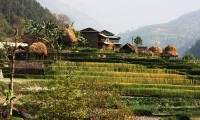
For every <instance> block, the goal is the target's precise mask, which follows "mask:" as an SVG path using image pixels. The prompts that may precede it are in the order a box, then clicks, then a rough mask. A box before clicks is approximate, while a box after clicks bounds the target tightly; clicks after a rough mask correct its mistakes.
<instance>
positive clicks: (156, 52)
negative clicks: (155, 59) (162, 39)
mask: <svg viewBox="0 0 200 120" xmlns="http://www.w3.org/2000/svg"><path fill="white" fill-rule="evenodd" d="M148 51H151V52H152V53H153V54H154V55H160V54H162V53H163V50H162V49H161V48H160V47H158V46H152V47H150V48H149V50H148Z"/></svg>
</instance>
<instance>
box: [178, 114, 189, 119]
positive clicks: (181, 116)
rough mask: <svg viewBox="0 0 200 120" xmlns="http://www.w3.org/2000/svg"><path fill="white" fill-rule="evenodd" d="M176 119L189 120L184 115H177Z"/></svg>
mask: <svg viewBox="0 0 200 120" xmlns="http://www.w3.org/2000/svg"><path fill="white" fill-rule="evenodd" d="M176 118H177V120H190V117H189V116H188V115H184V114H177V115H176Z"/></svg>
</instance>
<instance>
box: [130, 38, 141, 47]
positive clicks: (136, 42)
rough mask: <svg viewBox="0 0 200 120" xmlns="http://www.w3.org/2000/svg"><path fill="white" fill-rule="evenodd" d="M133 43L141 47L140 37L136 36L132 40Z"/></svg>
mask: <svg viewBox="0 0 200 120" xmlns="http://www.w3.org/2000/svg"><path fill="white" fill-rule="evenodd" d="M132 40H133V38H132ZM134 43H135V44H136V45H137V46H140V45H142V44H143V43H142V39H141V37H140V36H137V37H136V38H135V39H134Z"/></svg>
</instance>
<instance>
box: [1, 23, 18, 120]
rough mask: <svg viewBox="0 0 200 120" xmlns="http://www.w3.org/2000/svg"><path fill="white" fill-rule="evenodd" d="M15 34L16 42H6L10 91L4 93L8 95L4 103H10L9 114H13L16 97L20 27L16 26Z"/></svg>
mask: <svg viewBox="0 0 200 120" xmlns="http://www.w3.org/2000/svg"><path fill="white" fill-rule="evenodd" d="M14 29H15V35H14V44H10V45H8V44H4V47H5V49H7V50H8V53H9V56H10V82H9V85H8V87H9V88H8V91H7V92H5V93H4V95H5V96H6V101H5V102H4V105H9V115H10V116H12V115H13V100H14V99H15V98H16V97H15V96H14V90H13V87H14V82H13V81H14V73H15V52H16V50H17V41H18V40H19V38H20V37H19V29H18V27H17V26H14Z"/></svg>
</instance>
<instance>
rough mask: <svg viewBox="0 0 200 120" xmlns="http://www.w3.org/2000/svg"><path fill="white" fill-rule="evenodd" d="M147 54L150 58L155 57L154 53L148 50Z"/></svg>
mask: <svg viewBox="0 0 200 120" xmlns="http://www.w3.org/2000/svg"><path fill="white" fill-rule="evenodd" d="M146 54H147V55H149V56H154V53H153V52H152V51H151V50H148V51H147V52H146Z"/></svg>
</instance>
